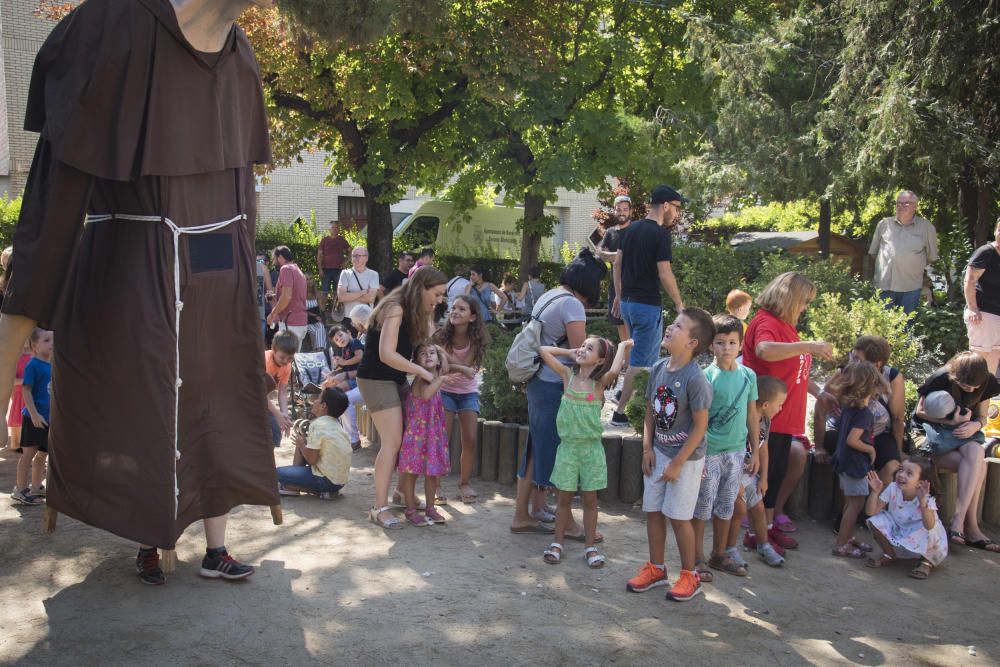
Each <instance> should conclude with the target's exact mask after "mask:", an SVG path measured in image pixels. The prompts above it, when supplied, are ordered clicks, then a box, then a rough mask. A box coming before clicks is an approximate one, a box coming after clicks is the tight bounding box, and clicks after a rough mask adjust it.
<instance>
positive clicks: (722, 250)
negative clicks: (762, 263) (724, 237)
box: [664, 243, 756, 318]
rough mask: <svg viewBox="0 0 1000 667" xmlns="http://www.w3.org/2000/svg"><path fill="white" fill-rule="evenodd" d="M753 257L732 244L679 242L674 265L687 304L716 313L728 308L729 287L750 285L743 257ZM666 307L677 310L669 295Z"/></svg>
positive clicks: (668, 309) (669, 311)
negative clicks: (736, 248)
mask: <svg viewBox="0 0 1000 667" xmlns="http://www.w3.org/2000/svg"><path fill="white" fill-rule="evenodd" d="M744 255H745V256H744ZM750 259H756V257H755V256H754V257H751V255H750V254H745V253H742V252H737V251H735V250H734V249H733V248H732V247H730V246H729V245H718V246H698V245H693V244H688V243H678V244H676V245H675V246H674V261H673V263H672V266H673V270H674V276H675V277H676V278H677V287H678V288H679V289H680V291H681V297H682V298H683V299H684V305H686V306H697V307H699V308H704V309H705V310H707V311H708V312H710V313H712V314H713V315H714V314H718V313H724V312H726V295H727V294H729V291H730V290H732V289H736V288H740V289H744V288H745V287H746V285H747V282H748V280H747V277H746V269H747V266H745V265H744V263H743V261H742V260H750ZM664 307H665V308H666V310H667V312H668V313H673V311H674V304H673V302H672V301H671V300H670V297H669V296H665V297H664ZM671 318H672V317H671Z"/></svg>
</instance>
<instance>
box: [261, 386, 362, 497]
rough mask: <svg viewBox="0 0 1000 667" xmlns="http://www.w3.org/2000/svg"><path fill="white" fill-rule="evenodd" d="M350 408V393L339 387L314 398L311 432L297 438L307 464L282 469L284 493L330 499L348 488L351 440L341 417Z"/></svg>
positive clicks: (285, 494) (280, 471)
mask: <svg viewBox="0 0 1000 667" xmlns="http://www.w3.org/2000/svg"><path fill="white" fill-rule="evenodd" d="M346 409H347V396H346V395H345V394H344V392H342V391H341V390H339V389H334V388H329V387H328V388H326V389H324V390H323V393H321V394H320V395H319V396H318V397H317V398H316V400H315V401H313V404H312V414H313V417H314V419H313V420H312V421H310V422H309V428H308V435H306V434H303V433H301V432H298V433H296V434H295V439H294V441H295V448H296V450H297V451H298V453H299V454H301V455H302V458H303V459H304V460H305V465H290V466H280V467H279V468H278V489H279V492H280V493H281V495H283V496H287V495H296V496H297V495H299V493H300V492H303V493H310V494H313V495H316V496H319V497H320V498H322V499H324V500H329V499H330V498H333V497H334V496H335V495H337V494H338V493H339V491H340V490H341V489H342V488H344V485H345V484H347V478H348V476H349V474H350V471H351V441H350V439H349V438H348V437H347V432H346V431H345V430H344V427H343V426H341V425H340V422H339V421H338V419H339V418H340V415H342V414H344V410H346Z"/></svg>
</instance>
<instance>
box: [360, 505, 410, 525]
mask: <svg viewBox="0 0 1000 667" xmlns="http://www.w3.org/2000/svg"><path fill="white" fill-rule="evenodd" d="M391 510H392V508H391V507H389V506H388V505H386V506H385V507H375V506H372V508H371V509H370V510H368V518H369V519H370V520H371V522H372V523H374V524H375V525H376V526H379V527H380V528H385V529H387V530H399V529H400V528H402V527H403V522H402V521H400V520H399V517H398V516H396V515H395V514H389V518H388V519H380V518H379V516H380V515H382V514H383V513H384V512H391Z"/></svg>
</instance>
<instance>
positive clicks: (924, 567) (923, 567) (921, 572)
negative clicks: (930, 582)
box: [910, 560, 934, 581]
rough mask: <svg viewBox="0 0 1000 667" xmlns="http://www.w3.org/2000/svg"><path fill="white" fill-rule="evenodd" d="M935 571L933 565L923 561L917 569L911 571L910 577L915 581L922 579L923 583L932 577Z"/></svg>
mask: <svg viewBox="0 0 1000 667" xmlns="http://www.w3.org/2000/svg"><path fill="white" fill-rule="evenodd" d="M933 569H934V566H933V565H931V564H930V563H928V562H927V561H925V560H922V561H920V565H917V566H916V567H915V568H913V569H912V570H910V576H911V577H913V578H914V579H920V580H921V581H923V580H924V579H926V578H927V577H929V576H931V571H932V570H933Z"/></svg>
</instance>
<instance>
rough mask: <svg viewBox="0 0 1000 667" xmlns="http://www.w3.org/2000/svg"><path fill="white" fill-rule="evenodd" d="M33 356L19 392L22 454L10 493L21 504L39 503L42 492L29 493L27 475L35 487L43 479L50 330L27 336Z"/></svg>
mask: <svg viewBox="0 0 1000 667" xmlns="http://www.w3.org/2000/svg"><path fill="white" fill-rule="evenodd" d="M28 341H29V344H30V345H31V353H32V354H33V355H34V357H33V358H32V359H31V361H29V362H28V365H27V366H25V368H24V378H23V379H22V380H21V392H22V398H23V399H24V410H22V412H21V417H22V433H21V457H20V458H19V459H18V460H17V473H16V480H15V484H14V491H13V493H11V494H10V497H11V498H13V499H14V500H15V501H16V502H18V503H21V504H22V505H41V504H42V502H43V498H44V493H43V494H38V493H32V491H31V489H30V488H29V487H28V475H29V471H30V474H31V483H32V485H33V486H34V488H35V489H36V490H41V488H42V482H43V481H44V479H45V459H46V458H47V457H48V451H49V403H50V400H51V396H50V394H49V387H50V385H51V384H52V332H51V331H46V330H45V329H38V328H36V329H35V330H34V331H32V332H31V336H30V338H29V339H28Z"/></svg>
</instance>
